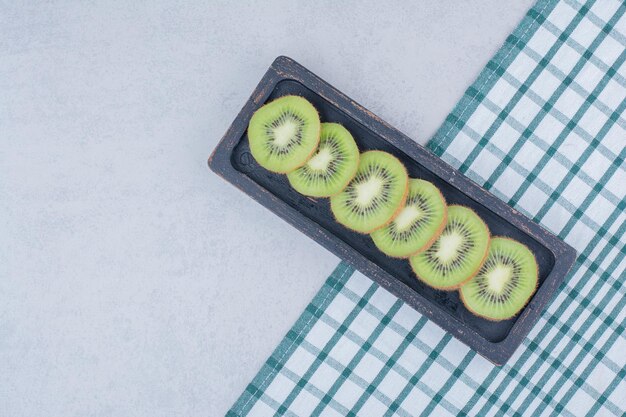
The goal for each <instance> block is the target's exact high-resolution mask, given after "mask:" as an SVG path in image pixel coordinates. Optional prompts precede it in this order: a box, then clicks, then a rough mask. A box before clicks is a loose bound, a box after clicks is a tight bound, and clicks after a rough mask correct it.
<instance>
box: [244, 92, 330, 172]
mask: <svg viewBox="0 0 626 417" xmlns="http://www.w3.org/2000/svg"><path fill="white" fill-rule="evenodd" d="M284 97H299V98H301V99H304V100H307V99H305V98H304V97H302V96H298V95H295V94H289V95H286V96H281V97H278V98H275V99H274V100H272V101H270V102H269V103H273V102H274V101H276V100H278V99H281V98H284ZM307 101H309V100H307ZM269 103H265V104H269ZM265 104H263V106H265ZM263 106H261V107H263ZM311 106H313V104H311ZM261 107H259V108H258V109H256V110H255V112H254V113H256V112H257V111H258V110H260V109H261ZM313 108H314V109H315V113H316V114H317V120H319V121H320V123H319V126H320V127H319V129H318V133H317V142H315V147H314V148H313V150H312V151H311V153H309V155H308V156H307V157H306V159H305V160H304V162H303V163H302V165H299V166H297V167H295V168H294V169H292V170H290V171H274V170H272V169H269V168H265V167H263V169H266V170H268V171H270V172H273V173H275V174H289V173H290V172H293V171H295V170H296V169H299V168H302V167H303V166H305V165H306V163H307V162H309V159H311V157H312V156H313V154H314V153H315V151H316V150H317V148H318V147H319V146H320V137H321V134H322V122H321V118H320V112H319V111H317V109H316V108H315V106H313ZM254 113H253V114H252V117H254ZM252 117H251V118H250V121H252ZM248 126H250V123H248ZM246 130H248V128H246ZM248 140H250V139H248ZM250 153H252V150H251V151H250ZM252 157H254V155H252ZM255 159H256V158H255ZM257 163H258V162H257Z"/></svg>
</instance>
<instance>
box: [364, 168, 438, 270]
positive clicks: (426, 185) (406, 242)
mask: <svg viewBox="0 0 626 417" xmlns="http://www.w3.org/2000/svg"><path fill="white" fill-rule="evenodd" d="M447 213H448V210H447V207H446V201H445V200H444V198H443V196H442V195H441V192H440V191H439V189H438V188H437V187H435V186H434V185H433V184H432V183H430V182H428V181H425V180H418V179H411V180H409V194H408V196H407V198H406V203H405V205H404V207H403V208H402V210H400V213H398V215H397V216H396V217H395V218H394V219H393V220H392V221H391V223H389V224H388V225H386V226H385V227H382V228H380V229H378V230H376V231H375V232H374V233H372V234H371V237H372V240H373V241H374V243H375V244H376V247H378V249H380V250H381V251H382V252H383V253H385V254H386V255H389V256H393V257H395V258H407V257H409V256H411V255H414V254H416V253H418V252H421V251H423V250H425V249H427V248H428V247H430V245H432V244H433V243H434V241H435V239H437V237H438V236H439V234H440V233H441V231H442V230H443V228H444V226H445V225H446V217H447Z"/></svg>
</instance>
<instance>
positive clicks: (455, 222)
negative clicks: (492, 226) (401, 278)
mask: <svg viewBox="0 0 626 417" xmlns="http://www.w3.org/2000/svg"><path fill="white" fill-rule="evenodd" d="M488 248H489V229H488V228H487V225H486V224H485V223H484V222H483V221H482V220H481V219H480V217H478V215H477V214H476V213H474V211H472V210H471V209H469V208H467V207H463V206H456V205H455V206H449V207H448V220H447V222H446V226H445V227H444V229H443V232H441V235H440V236H439V237H438V238H437V240H436V241H435V243H433V245H432V246H431V247H430V248H428V249H427V250H426V251H424V252H422V253H419V254H417V255H415V256H412V257H411V258H410V263H411V268H413V272H415V274H416V275H417V277H418V278H419V279H420V280H422V281H424V282H425V283H426V284H428V285H430V286H431V287H435V288H438V289H442V290H452V289H456V288H458V287H460V286H461V285H462V284H464V283H465V282H467V281H468V280H469V279H470V278H472V277H473V276H474V275H476V274H477V273H478V270H479V269H480V267H481V265H482V264H483V261H484V259H485V256H486V255H487V249H488Z"/></svg>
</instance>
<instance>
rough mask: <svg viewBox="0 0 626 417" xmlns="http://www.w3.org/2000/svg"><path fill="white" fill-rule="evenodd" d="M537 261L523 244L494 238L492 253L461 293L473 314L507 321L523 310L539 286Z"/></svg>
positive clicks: (490, 251) (490, 248)
mask: <svg viewBox="0 0 626 417" xmlns="http://www.w3.org/2000/svg"><path fill="white" fill-rule="evenodd" d="M537 280H538V269H537V261H536V260H535V257H534V256H533V254H532V252H531V251H530V250H529V249H528V248H527V247H526V246H524V245H523V244H521V243H519V242H516V241H514V240H512V239H508V238H502V237H496V238H493V239H491V243H490V245H489V253H488V254H487V259H486V260H485V263H484V264H483V266H482V267H481V268H480V271H479V272H478V274H477V275H476V276H475V277H474V278H472V279H471V280H470V281H469V282H468V283H467V284H465V285H463V286H462V287H461V289H460V290H459V292H460V293H461V299H462V300H463V304H465V306H466V307H467V309H468V310H470V311H471V312H472V313H474V314H476V315H478V316H481V317H484V318H486V319H488V320H494V321H497V320H506V319H509V318H511V317H513V316H515V315H516V314H517V313H519V312H520V310H521V309H522V308H524V306H525V305H526V303H528V300H530V297H531V296H532V295H533V293H534V292H535V289H536V288H537Z"/></svg>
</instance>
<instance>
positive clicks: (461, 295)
mask: <svg viewBox="0 0 626 417" xmlns="http://www.w3.org/2000/svg"><path fill="white" fill-rule="evenodd" d="M494 237H497V238H499V239H506V240H510V241H513V242H515V243H519V244H520V245H522V246H524V247H525V248H526V249H528V251H529V252H530V253H533V252H532V251H531V250H530V249H529V248H528V246H526V245H524V244H523V243H521V242H519V241H517V240H515V239H511V238H510V237H506V236H494ZM533 259H535V256H534V254H533ZM483 262H484V260H483ZM481 266H482V265H481ZM535 268H537V281H535V289H534V290H533V292H532V293H531V294H530V297H528V300H527V301H526V303H524V305H523V306H521V307H520V309H519V310H517V311H516V312H515V313H514V314H512V315H511V316H509V317H503V318H501V319H494V318H491V317H486V316H483V315H482V314H478V313H477V312H475V311H474V310H472V309H471V308H470V307H469V306H468V305H467V303H465V298H463V293H462V292H461V291H459V298H460V299H461V302H462V303H463V306H464V307H465V308H466V309H467V310H468V311H469V312H470V313H472V314H473V315H475V316H478V317H480V318H483V319H485V320H488V321H491V322H498V321H504V320H509V319H511V318H513V317H515V316H517V315H518V314H519V313H520V312H521V311H522V310H523V309H524V307H526V306H527V305H528V303H529V302H530V300H531V299H532V298H533V295H535V293H536V292H537V288H538V287H539V265H537V259H535ZM472 278H473V277H472Z"/></svg>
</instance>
